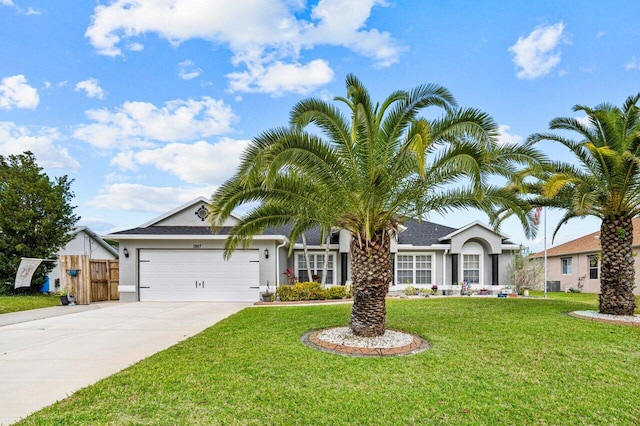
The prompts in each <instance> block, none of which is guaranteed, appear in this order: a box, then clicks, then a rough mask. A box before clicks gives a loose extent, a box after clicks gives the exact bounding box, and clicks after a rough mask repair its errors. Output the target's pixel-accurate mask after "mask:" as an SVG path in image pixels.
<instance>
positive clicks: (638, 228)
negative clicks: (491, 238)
mask: <svg viewBox="0 0 640 426" xmlns="http://www.w3.org/2000/svg"><path fill="white" fill-rule="evenodd" d="M631 223H632V224H633V242H632V245H634V246H638V245H640V218H635V219H633V220H632V221H631ZM601 250H602V246H601V244H600V231H596V232H592V233H591V234H587V235H585V236H582V237H579V238H576V239H575V240H571V241H567V242H566V243H564V244H560V245H558V246H555V247H551V248H549V249H547V257H549V256H563V255H568V254H576V253H593V252H599V251H601ZM543 256H544V250H543V251H539V252H538V253H535V254H532V255H531V257H543Z"/></svg>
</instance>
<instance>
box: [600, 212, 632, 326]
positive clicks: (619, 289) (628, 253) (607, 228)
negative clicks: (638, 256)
mask: <svg viewBox="0 0 640 426" xmlns="http://www.w3.org/2000/svg"><path fill="white" fill-rule="evenodd" d="M632 242H633V223H632V222H631V218H629V217H619V218H616V219H614V220H612V219H609V218H605V219H603V220H602V226H601V228H600V244H601V246H602V263H601V264H600V272H601V277H600V313H603V314H610V315H633V311H634V310H635V308H636V300H635V297H634V296H633V287H634V285H635V272H634V266H633V263H634V262H633V252H632V250H631V244H632Z"/></svg>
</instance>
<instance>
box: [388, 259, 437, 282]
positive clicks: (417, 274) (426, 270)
mask: <svg viewBox="0 0 640 426" xmlns="http://www.w3.org/2000/svg"><path fill="white" fill-rule="evenodd" d="M432 282H433V261H432V256H431V255H430V254H398V255H396V284H411V285H416V284H417V285H423V284H424V285H430V284H432Z"/></svg>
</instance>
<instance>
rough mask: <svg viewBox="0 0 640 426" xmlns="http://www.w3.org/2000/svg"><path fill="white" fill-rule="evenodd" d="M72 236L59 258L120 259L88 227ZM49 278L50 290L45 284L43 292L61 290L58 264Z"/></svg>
mask: <svg viewBox="0 0 640 426" xmlns="http://www.w3.org/2000/svg"><path fill="white" fill-rule="evenodd" d="M71 234H72V235H73V239H72V240H71V241H69V242H68V243H67V245H66V246H64V247H63V248H62V249H61V250H60V251H59V252H58V256H60V255H63V254H66V255H71V254H76V255H86V256H89V259H117V258H118V250H117V249H116V248H114V247H112V246H111V245H109V244H108V243H107V242H106V241H105V240H103V239H102V238H101V237H100V236H99V235H97V234H96V233H95V232H93V231H92V230H91V229H89V228H87V227H86V226H79V227H76V228H74V229H73V231H71ZM47 277H48V278H49V283H48V286H49V288H48V289H47V288H46V286H47V284H46V283H45V286H44V287H43V289H42V291H51V292H54V291H58V290H60V266H59V265H58V263H56V266H55V267H54V268H53V269H52V270H51V272H49V274H48V275H47Z"/></svg>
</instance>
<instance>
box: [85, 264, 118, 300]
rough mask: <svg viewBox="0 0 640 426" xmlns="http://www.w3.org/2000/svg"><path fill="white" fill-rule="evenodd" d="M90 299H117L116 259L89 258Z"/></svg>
mask: <svg viewBox="0 0 640 426" xmlns="http://www.w3.org/2000/svg"><path fill="white" fill-rule="evenodd" d="M89 267H90V269H91V275H90V277H91V278H90V279H91V301H92V302H99V301H103V300H118V299H120V294H119V293H118V283H119V277H120V270H119V264H118V261H117V260H108V259H91V260H89Z"/></svg>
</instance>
